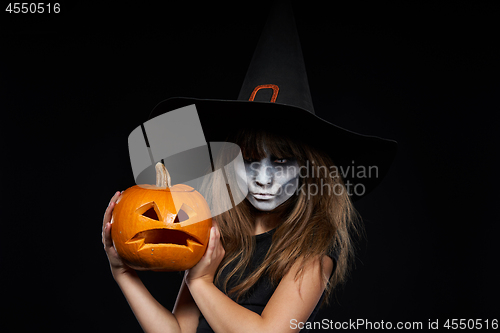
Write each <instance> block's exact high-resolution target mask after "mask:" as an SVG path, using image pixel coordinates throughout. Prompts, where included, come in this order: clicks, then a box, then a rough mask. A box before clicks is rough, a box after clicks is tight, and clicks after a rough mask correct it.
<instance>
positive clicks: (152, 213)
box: [137, 201, 160, 221]
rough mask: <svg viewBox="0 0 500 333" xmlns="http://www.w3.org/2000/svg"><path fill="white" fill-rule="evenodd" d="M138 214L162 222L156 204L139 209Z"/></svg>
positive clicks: (151, 203)
mask: <svg viewBox="0 0 500 333" xmlns="http://www.w3.org/2000/svg"><path fill="white" fill-rule="evenodd" d="M137 212H138V213H139V214H141V215H142V216H144V217H147V218H149V219H152V220H156V221H160V218H159V216H158V212H157V208H156V204H155V202H154V201H153V202H150V203H147V204H145V205H143V206H141V207H139V208H138V209H137Z"/></svg>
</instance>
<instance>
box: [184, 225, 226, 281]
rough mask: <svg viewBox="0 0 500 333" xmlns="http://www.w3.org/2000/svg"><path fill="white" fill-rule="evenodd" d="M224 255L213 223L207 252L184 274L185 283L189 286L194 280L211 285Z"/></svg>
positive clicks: (217, 229) (218, 234) (217, 230)
mask: <svg viewBox="0 0 500 333" xmlns="http://www.w3.org/2000/svg"><path fill="white" fill-rule="evenodd" d="M225 254H226V252H225V251H224V248H223V247H222V242H221V240H220V232H219V228H218V227H217V224H216V223H215V221H214V222H213V224H212V229H210V240H209V242H208V247H207V250H206V252H205V254H204V255H203V257H202V258H201V260H200V261H199V262H198V263H197V264H196V265H195V266H194V267H193V268H191V269H189V270H188V271H187V272H186V283H188V285H189V283H190V282H192V281H194V280H202V281H205V282H209V283H213V282H214V277H215V273H216V271H217V267H219V264H220V263H221V261H222V259H223V258H224V255H225Z"/></svg>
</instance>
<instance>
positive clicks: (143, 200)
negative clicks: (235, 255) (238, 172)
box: [111, 185, 212, 271]
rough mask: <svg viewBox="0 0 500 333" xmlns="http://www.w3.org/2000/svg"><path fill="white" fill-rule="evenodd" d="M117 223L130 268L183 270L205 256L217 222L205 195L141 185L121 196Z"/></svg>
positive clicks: (117, 241)
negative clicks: (213, 220) (213, 219)
mask: <svg viewBox="0 0 500 333" xmlns="http://www.w3.org/2000/svg"><path fill="white" fill-rule="evenodd" d="M112 223H113V227H112V229H111V236H112V238H113V242H114V246H115V248H116V251H117V252H118V254H119V255H120V257H121V258H122V259H123V260H124V261H125V262H126V263H127V264H128V265H129V266H130V267H132V268H134V269H137V270H154V271H182V270H186V269H189V268H191V267H193V266H194V265H196V263H197V262H198V261H199V260H200V259H201V257H202V256H203V254H204V253H205V249H206V247H207V243H208V240H209V237H210V228H211V227H212V218H211V212H210V209H209V207H208V205H207V203H206V201H205V199H204V198H203V196H202V195H201V194H200V193H198V192H197V191H195V190H194V189H193V188H192V187H190V186H187V185H175V186H172V187H158V186H154V185H140V186H138V185H137V186H133V187H131V188H129V189H127V190H125V191H124V192H123V193H122V195H121V196H120V198H119V200H118V202H117V204H116V206H115V208H114V210H113V220H112Z"/></svg>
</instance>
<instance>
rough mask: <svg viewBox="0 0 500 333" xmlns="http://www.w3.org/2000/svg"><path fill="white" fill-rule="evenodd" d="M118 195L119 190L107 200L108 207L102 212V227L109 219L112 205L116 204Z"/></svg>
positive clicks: (119, 193)
mask: <svg viewBox="0 0 500 333" xmlns="http://www.w3.org/2000/svg"><path fill="white" fill-rule="evenodd" d="M120 195H121V192H120V191H116V193H115V195H113V197H112V198H111V200H110V201H109V204H108V208H106V211H105V212H104V218H103V221H102V226H103V228H104V226H105V225H106V223H108V222H110V221H111V216H112V212H113V208H114V206H115V204H116V201H117V200H118V197H119V196H120Z"/></svg>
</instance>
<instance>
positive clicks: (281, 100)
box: [143, 2, 397, 200]
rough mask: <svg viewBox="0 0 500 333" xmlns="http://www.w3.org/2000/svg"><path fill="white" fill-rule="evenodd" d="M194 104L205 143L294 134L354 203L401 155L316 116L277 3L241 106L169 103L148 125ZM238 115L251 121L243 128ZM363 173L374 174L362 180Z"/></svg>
mask: <svg viewBox="0 0 500 333" xmlns="http://www.w3.org/2000/svg"><path fill="white" fill-rule="evenodd" d="M193 104H194V105H195V106H196V110H197V113H198V116H199V120H200V123H201V127H202V128H203V133H204V136H205V139H206V141H207V142H221V141H226V140H227V138H228V134H229V133H232V132H234V131H237V130H239V129H241V128H242V127H243V126H245V127H246V126H249V125H250V126H253V127H258V128H260V129H264V130H270V131H274V132H276V131H278V132H279V128H281V129H284V130H285V131H286V133H287V134H289V133H290V132H294V133H295V135H296V136H297V137H298V138H299V139H300V140H301V141H303V142H305V143H307V144H310V145H312V146H314V147H317V148H319V149H321V150H323V151H324V152H326V153H327V154H328V155H329V156H330V157H331V158H332V160H333V162H334V163H335V165H336V166H337V168H338V170H339V173H340V174H341V175H342V176H343V178H344V181H345V183H346V184H348V185H350V186H351V188H350V189H351V191H350V193H351V195H352V199H354V200H356V199H358V198H360V197H362V196H364V195H366V194H367V193H368V192H370V191H371V190H372V189H373V188H374V187H376V186H377V185H378V184H379V182H380V181H381V179H382V178H383V177H384V176H385V174H386V173H387V171H388V170H389V167H390V165H391V163H392V160H393V158H394V156H395V154H396V150H397V143H396V142H395V141H392V140H387V139H382V138H379V137H375V136H366V135H362V134H358V133H354V132H351V131H349V130H346V129H344V128H341V127H338V126H336V125H334V124H332V123H330V122H327V121H325V120H323V119H321V118H319V117H318V116H316V115H315V113H314V108H313V104H312V99H311V95H310V91H309V86H308V81H307V74H306V69H305V65H304V61H303V56H302V51H301V46H300V41H299V38H298V34H297V31H296V27H295V21H294V18H293V13H292V9H291V6H290V4H288V3H286V2H284V3H283V2H278V3H276V4H275V6H274V8H273V10H271V12H270V16H269V19H268V21H267V23H266V26H265V28H264V30H263V32H262V35H261V37H260V40H259V43H258V45H257V48H256V50H255V52H254V55H253V58H252V61H251V63H250V66H249V68H248V71H247V74H246V77H245V80H244V82H243V85H242V88H241V91H240V94H239V96H238V100H207V99H195V98H181V97H176V98H171V99H167V100H165V101H163V102H161V103H159V104H158V105H157V106H156V107H155V108H154V109H153V111H152V112H151V114H150V122H151V120H152V118H154V117H157V116H159V115H162V114H164V113H166V112H170V111H172V110H177V109H180V108H183V107H186V106H189V105H193ZM240 115H252V116H251V117H244V122H243V121H242V119H241V118H243V117H238V116H240ZM263 119H264V120H265V121H262V120H263ZM277 124H279V126H276V125H277ZM277 127H279V128H277ZM143 132H144V128H143ZM144 133H145V132H144ZM150 155H151V154H150ZM152 160H153V158H152ZM361 168H364V170H365V171H367V170H370V171H372V170H375V171H374V172H370V173H367V172H365V173H361V177H359V175H360V173H359V172H358V171H360V170H361ZM353 170H357V172H353ZM357 175H358V177H356V176H357Z"/></svg>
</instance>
